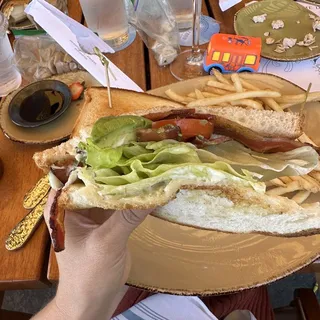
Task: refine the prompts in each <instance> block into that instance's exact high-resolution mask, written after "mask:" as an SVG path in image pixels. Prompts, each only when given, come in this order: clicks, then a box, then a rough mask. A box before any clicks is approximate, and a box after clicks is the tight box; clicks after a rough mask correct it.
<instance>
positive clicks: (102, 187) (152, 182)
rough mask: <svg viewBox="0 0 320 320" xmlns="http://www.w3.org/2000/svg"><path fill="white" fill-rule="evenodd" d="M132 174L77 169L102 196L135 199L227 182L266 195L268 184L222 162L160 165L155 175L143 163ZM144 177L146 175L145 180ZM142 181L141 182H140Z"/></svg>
mask: <svg viewBox="0 0 320 320" xmlns="http://www.w3.org/2000/svg"><path fill="white" fill-rule="evenodd" d="M131 170H132V171H131V172H130V173H129V174H128V175H123V176H110V175H109V176H105V177H102V176H99V177H97V176H96V175H95V172H94V170H93V169H92V168H78V177H79V179H81V180H82V181H83V182H84V184H85V185H86V186H87V187H92V186H93V187H94V188H96V190H97V191H98V192H99V194H101V195H112V196H115V197H119V198H120V197H132V196H137V195H141V194H144V193H152V192H155V191H156V190H157V189H159V188H162V189H165V188H166V187H168V186H169V185H172V184H176V185H178V186H180V185H188V184H201V185H206V184H207V185H213V184H215V183H223V181H224V180H228V181H233V182H235V183H237V184H239V185H241V186H243V187H251V188H253V189H254V190H256V191H257V192H259V193H264V192H265V184H264V183H259V182H255V181H254V180H253V179H252V177H251V176H250V175H240V174H238V173H236V172H235V171H234V170H233V169H232V168H231V167H230V165H228V164H226V163H223V162H216V163H214V164H183V165H181V164H180V165H161V166H159V167H158V168H157V169H155V171H154V172H152V170H149V169H145V168H144V167H143V166H142V165H141V162H140V161H138V160H137V161H135V162H134V163H132V165H131ZM141 173H145V174H147V177H146V178H142V177H141ZM139 178H140V179H139Z"/></svg>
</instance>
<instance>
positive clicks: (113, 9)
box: [80, 0, 129, 48]
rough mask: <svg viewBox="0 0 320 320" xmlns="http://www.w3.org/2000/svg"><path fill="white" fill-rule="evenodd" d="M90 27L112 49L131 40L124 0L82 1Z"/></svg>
mask: <svg viewBox="0 0 320 320" xmlns="http://www.w3.org/2000/svg"><path fill="white" fill-rule="evenodd" d="M80 4H81V8H82V12H83V14H84V17H85V19H86V22H87V24H88V27H89V28H90V29H91V30H92V31H93V32H96V33H98V35H99V37H100V38H101V39H102V40H104V41H105V42H106V43H108V44H109V45H110V46H111V47H112V48H117V47H120V46H122V45H123V44H124V43H126V42H127V41H128V39H129V24H128V18H127V12H126V8H125V3H124V0H80Z"/></svg>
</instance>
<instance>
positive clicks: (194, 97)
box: [187, 92, 196, 99]
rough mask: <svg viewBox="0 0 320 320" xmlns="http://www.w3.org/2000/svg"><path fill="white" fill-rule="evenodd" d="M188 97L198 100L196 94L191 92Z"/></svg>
mask: <svg viewBox="0 0 320 320" xmlns="http://www.w3.org/2000/svg"><path fill="white" fill-rule="evenodd" d="M187 97H189V98H193V99H196V93H195V92H190V93H188V94H187Z"/></svg>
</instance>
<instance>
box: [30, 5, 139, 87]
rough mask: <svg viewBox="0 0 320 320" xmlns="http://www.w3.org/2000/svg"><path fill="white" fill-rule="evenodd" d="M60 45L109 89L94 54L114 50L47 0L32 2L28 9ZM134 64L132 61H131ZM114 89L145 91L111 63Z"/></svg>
mask: <svg viewBox="0 0 320 320" xmlns="http://www.w3.org/2000/svg"><path fill="white" fill-rule="evenodd" d="M25 12H26V13H27V14H29V15H30V16H32V17H33V19H34V21H35V22H36V23H37V24H38V25H39V26H41V27H42V28H43V29H44V30H45V31H46V32H47V33H48V34H49V35H50V36H51V37H52V38H53V39H54V40H55V41H56V42H58V43H59V44H60V46H61V47H62V48H63V49H64V50H65V51H66V52H67V53H69V54H70V56H71V57H73V58H74V59H75V60H76V61H77V62H78V63H79V64H81V65H82V66H83V68H85V69H86V70H87V71H88V72H89V73H91V74H92V76H93V77H94V78H96V79H97V80H98V81H99V82H100V83H101V85H103V86H107V81H106V71H105V67H104V66H103V65H102V63H101V61H100V59H99V58H98V57H97V56H96V55H94V54H88V53H87V52H89V53H91V52H92V53H93V48H94V47H98V48H99V49H100V51H101V52H110V53H113V52H114V50H113V49H112V48H111V47H110V46H109V45H107V44H106V43H105V42H104V41H102V40H101V39H100V38H99V37H98V36H97V35H96V34H95V33H93V32H92V31H91V30H89V29H88V28H86V27H84V26H83V25H81V24H80V23H78V22H77V21H75V20H73V19H71V18H70V17H68V16H67V15H65V14H64V13H62V12H61V11H60V10H58V9H57V8H55V7H54V6H52V5H50V4H49V3H48V2H46V1H44V0H33V1H32V2H31V3H30V4H29V5H28V6H27V7H26V9H25ZM128 63H132V61H131V62H130V61H128ZM109 70H110V72H109V73H110V74H113V75H114V77H113V76H112V75H110V82H111V87H114V88H123V89H130V90H134V91H142V89H141V88H140V87H139V86H138V85H137V84H136V83H135V82H133V81H132V80H131V79H130V78H129V77H128V76H127V75H125V74H124V73H123V72H122V71H121V70H120V69H119V68H118V67H116V66H115V65H114V64H113V63H112V62H110V63H109Z"/></svg>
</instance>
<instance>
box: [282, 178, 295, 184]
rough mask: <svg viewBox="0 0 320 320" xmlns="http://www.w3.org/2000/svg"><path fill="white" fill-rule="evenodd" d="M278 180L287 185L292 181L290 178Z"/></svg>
mask: <svg viewBox="0 0 320 320" xmlns="http://www.w3.org/2000/svg"><path fill="white" fill-rule="evenodd" d="M279 179H280V180H281V181H282V182H283V183H285V184H289V183H291V182H292V181H293V180H292V179H291V178H290V177H280V178H279Z"/></svg>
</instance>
